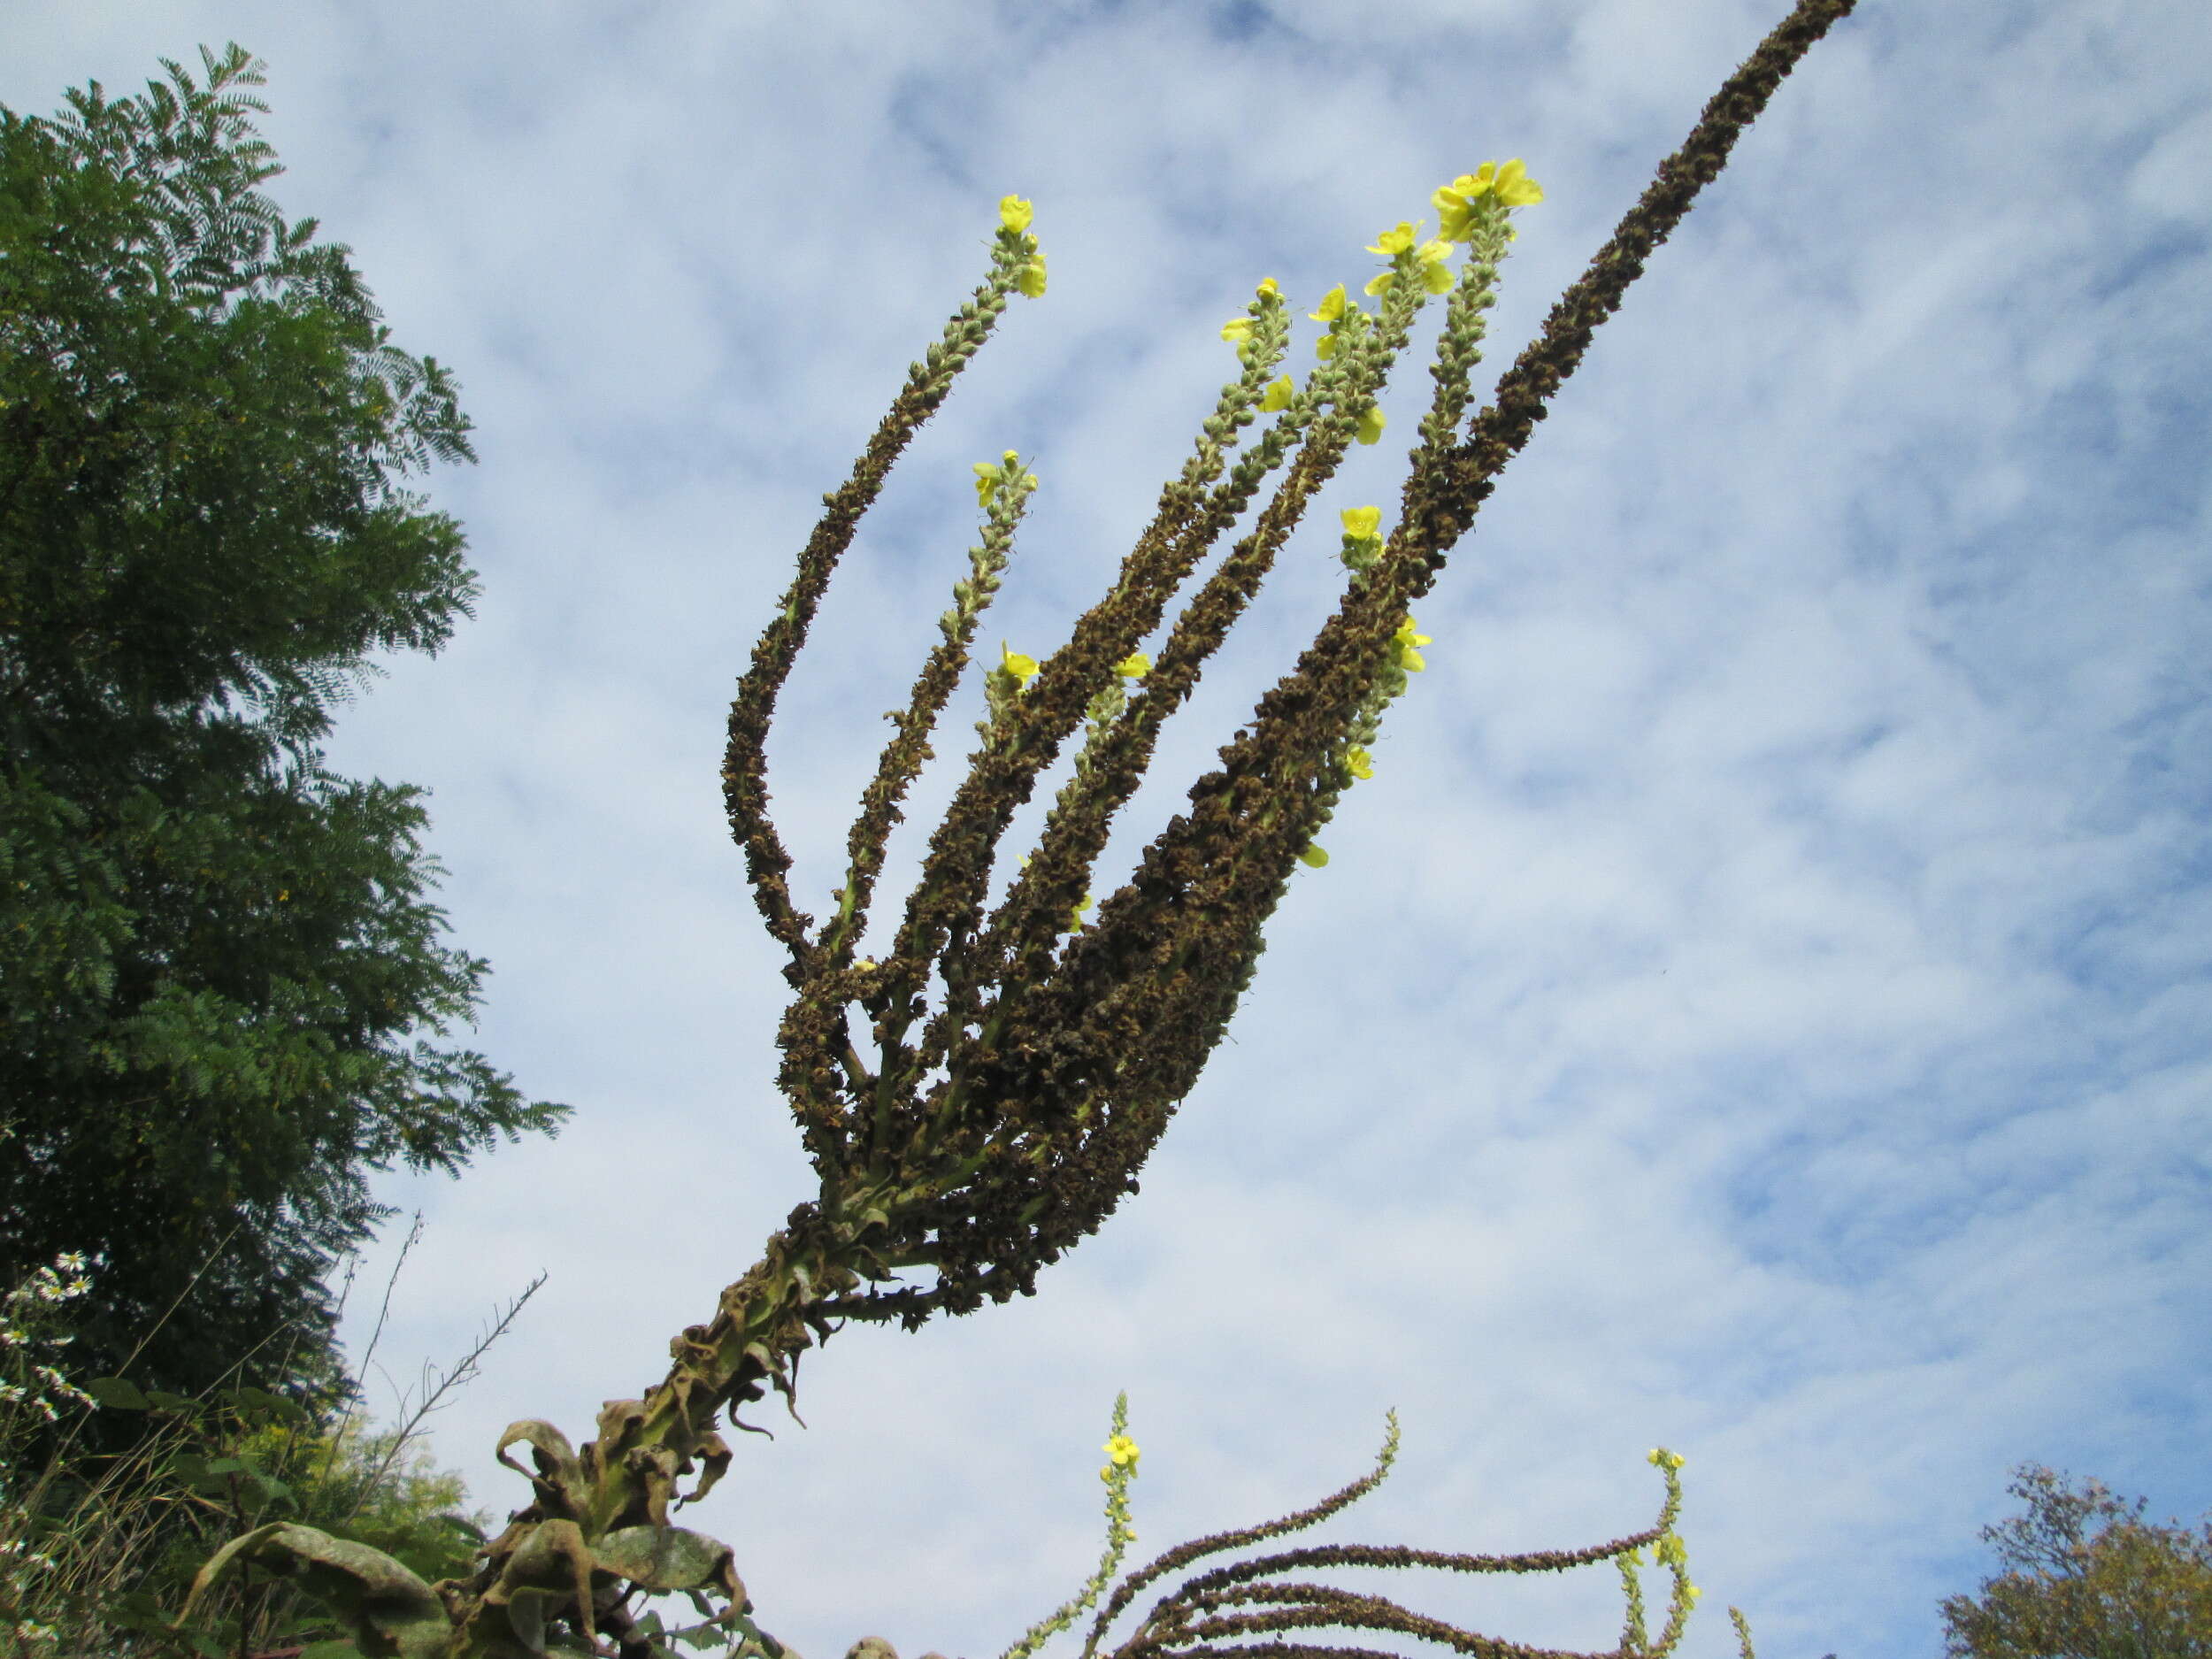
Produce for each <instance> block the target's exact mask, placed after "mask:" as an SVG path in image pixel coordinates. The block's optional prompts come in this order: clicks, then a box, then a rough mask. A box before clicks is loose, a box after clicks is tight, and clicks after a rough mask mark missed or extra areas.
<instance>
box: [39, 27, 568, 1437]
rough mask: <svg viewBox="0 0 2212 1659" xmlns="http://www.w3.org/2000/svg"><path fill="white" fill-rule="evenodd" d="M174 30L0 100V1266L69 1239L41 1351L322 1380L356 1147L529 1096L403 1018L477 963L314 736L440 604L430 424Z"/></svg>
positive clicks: (450, 991) (241, 98)
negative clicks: (168, 50) (63, 1286)
mask: <svg viewBox="0 0 2212 1659" xmlns="http://www.w3.org/2000/svg"><path fill="white" fill-rule="evenodd" d="M202 58H203V61H204V71H205V83H206V84H205V85H204V86H200V85H196V83H195V81H194V78H193V77H192V76H191V75H190V74H188V73H187V72H186V71H185V70H184V69H182V68H181V67H180V66H179V65H176V64H175V63H173V62H167V61H166V60H165V66H166V68H167V70H168V76H169V79H168V81H166V82H164V81H152V82H150V83H149V86H148V89H147V92H146V94H145V96H142V97H135V98H132V97H126V98H120V99H116V100H113V101H110V100H109V99H107V98H106V97H105V96H104V95H103V93H102V91H101V88H100V86H99V83H98V82H96V81H95V82H93V83H91V84H90V86H89V87H88V89H86V90H83V91H72V92H71V93H70V94H69V95H68V103H69V108H68V109H67V110H66V111H64V112H62V113H61V114H60V115H58V117H56V118H54V119H51V120H44V119H36V118H29V119H26V118H19V117H18V116H17V115H16V114H15V113H14V112H12V111H6V110H0V1011H4V1023H0V1142H4V1143H5V1144H6V1147H7V1151H6V1155H5V1156H0V1282H5V1283H14V1282H16V1281H17V1280H19V1279H21V1278H22V1277H23V1276H24V1275H25V1274H26V1273H27V1272H28V1271H31V1270H32V1269H34V1268H35V1267H36V1266H37V1265H38V1264H39V1263H44V1262H47V1261H50V1259H52V1258H53V1257H54V1256H56V1255H57V1254H58V1253H59V1252H63V1251H74V1252H80V1253H82V1254H83V1255H85V1256H88V1257H89V1258H91V1262H92V1272H91V1277H92V1280H93V1283H94V1284H95V1286H96V1294H95V1296H94V1297H93V1299H92V1300H93V1302H94V1303H95V1304H96V1305H94V1306H93V1307H91V1308H90V1309H89V1310H88V1314H87V1317H84V1318H82V1319H81V1321H80V1322H79V1335H78V1344H79V1346H78V1348H77V1350H76V1352H75V1355H74V1361H73V1363H74V1367H75V1369H76V1370H77V1371H78V1372H79V1374H81V1375H86V1376H90V1375H95V1374H97V1373H98V1372H101V1371H115V1370H117V1369H119V1367H121V1366H122V1364H123V1363H124V1362H125V1361H126V1359H127V1358H130V1357H131V1356H133V1354H134V1350H137V1349H138V1348H139V1344H140V1343H141V1342H142V1340H143V1341H144V1342H145V1346H144V1348H143V1349H142V1351H136V1353H135V1358H134V1359H133V1360H132V1363H131V1370H130V1376H131V1377H132V1378H134V1379H136V1380H138V1381H140V1382H142V1383H144V1384H147V1385H149V1386H156V1387H160V1388H165V1389H170V1390H173V1391H175V1392H178V1393H180V1394H196V1393H198V1392H199V1391H201V1390H202V1389H203V1388H204V1387H205V1386H208V1385H210V1384H211V1383H212V1382H214V1381H215V1380H216V1379H218V1378H220V1377H222V1376H224V1375H225V1373H226V1372H227V1371H229V1370H230V1368H231V1367H232V1366H234V1364H238V1363H241V1362H243V1363H244V1365H245V1370H244V1373H243V1374H244V1376H245V1379H246V1380H248V1381H271V1380H281V1381H283V1382H286V1383H288V1385H290V1386H293V1387H294V1389H295V1390H296V1392H303V1393H305V1394H311V1395H316V1396H319V1398H320V1399H321V1400H322V1401H323V1402H325V1403H327V1402H328V1401H330V1400H331V1399H334V1398H335V1397H337V1396H338V1395H341V1394H344V1393H345V1392H346V1391H347V1390H348V1388H349V1386H350V1385H349V1382H348V1381H347V1380H346V1379H345V1378H344V1375H343V1371H342V1366H341V1365H340V1364H339V1363H338V1359H337V1355H336V1350H335V1347H334V1334H333V1325H334V1319H333V1313H332V1310H331V1307H330V1302H329V1297H328V1293H327V1291H326V1288H325V1286H324V1285H323V1282H322V1281H323V1279H324V1276H325V1274H326V1272H327V1271H328V1270H329V1268H330V1266H331V1263H332V1262H333V1261H334V1259H335V1257H336V1256H338V1255H339V1254H340V1253H342V1252H343V1251H344V1250H346V1249H348V1248H350V1247H351V1246H352V1245H353V1244H355V1243H357V1241H358V1240H361V1239H362V1238H363V1237H364V1236H365V1234H366V1233H367V1232H368V1231H369V1229H370V1228H371V1227H372V1226H373V1224H374V1223H375V1222H376V1221H377V1220H379V1219H380V1217H381V1216H382V1215H383V1214H384V1213H386V1212H384V1211H383V1210H380V1208H379V1207H378V1206H376V1205H374V1204H373V1203H371V1202H370V1201H369V1198H368V1193H367V1187H366V1185H365V1171H368V1170H384V1169H388V1168H389V1167H391V1164H392V1163H393V1161H394V1160H395V1159H397V1158H404V1159H405V1160H406V1161H407V1163H408V1164H409V1165H410V1166H411V1167H413V1168H416V1169H429V1168H440V1169H443V1170H445V1171H448V1172H449V1173H457V1172H458V1171H459V1169H460V1167H461V1165H462V1164H464V1163H465V1161H466V1160H467V1158H468V1157H469V1156H470V1155H471V1154H472V1152H473V1151H474V1150H476V1149H478V1148H487V1147H489V1146H490V1145H492V1144H494V1143H495V1141H496V1140H497V1139H498V1138H499V1137H500V1136H501V1135H504V1136H505V1137H506V1138H507V1139H508V1140H510V1141H513V1140H515V1139H517V1138H518V1136H519V1134H520V1133H522V1132H524V1131H526V1130H529V1131H546V1132H550V1131H551V1130H552V1129H553V1128H554V1126H555V1125H557V1123H558V1121H559V1120H560V1119H561V1118H563V1117H565V1115H566V1112H567V1110H568V1109H567V1108H566V1107H565V1106H560V1105H557V1104H552V1103H548V1102H529V1101H526V1100H525V1099H524V1097H523V1096H522V1095H521V1094H519V1093H518V1091H517V1090H516V1089H515V1088H514V1087H512V1085H511V1082H510V1080H509V1079H508V1078H507V1077H506V1076H505V1075H504V1074H503V1073H500V1072H497V1071H494V1070H493V1069H492V1067H491V1066H490V1065H489V1064H488V1063H487V1062H486V1060H485V1059H484V1058H483V1056H480V1055H478V1054H475V1053H472V1052H469V1051H466V1050H461V1049H457V1048H451V1047H449V1046H446V1045H444V1044H442V1043H441V1042H438V1041H434V1039H436V1038H443V1037H444V1036H445V1035H446V1034H447V1033H448V1031H449V1026H450V1025H451V1024H452V1023H453V1022H455V1021H466V1020H468V1019H469V1018H471V1017H472V1014H473V1012H474V1010H475V1009H476V1007H477V1006H478V1003H479V1001H480V986H481V983H482V980H483V976H484V974H485V972H486V971H487V964H485V963H484V962H483V961H482V960H481V959H480V958H476V957H472V956H465V955H463V954H461V953H460V952H458V951H456V950H453V949H449V948H447V947H445V946H444V945H443V944H442V943H441V942H440V939H441V933H442V923H443V919H444V918H443V912H442V911H441V910H438V909H437V908H436V907H435V906H434V905H432V904H431V903H429V902H427V900H426V896H425V895H426V891H427V889H428V888H429V887H431V886H433V885H434V881H435V879H436V877H437V876H438V875H439V874H440V873H441V872H440V870H439V866H438V865H437V864H436V863H435V861H434V860H433V859H431V858H430V857H428V856H426V853H425V851H424V849H423V846H422V841H421V831H422V829H423V826H424V824H425V821H426V818H425V813H424V811H423V809H422V807H421V806H420V805H419V795H420V793H421V792H420V791H419V790H418V789H415V788H412V787H406V786H394V785H388V784H386V783H383V782H381V781H376V782H370V783H358V782H351V781H348V780H344V779H342V778H339V777H336V776H334V775H333V774H332V773H331V772H328V771H327V770H326V769H325V768H324V767H323V765H322V764H321V752H320V750H319V749H318V748H317V747H316V741H317V740H318V739H319V738H320V737H321V736H323V735H324V734H325V733H326V732H327V731H328V730H329V729H330V724H331V720H330V715H329V711H328V710H329V705H330V704H331V703H334V701H336V700H338V699H339V698H341V697H342V695H346V691H347V687H348V685H349V681H356V680H358V679H359V678H360V676H361V675H362V673H363V672H364V671H365V669H366V668H367V666H368V664H367V655H368V653H369V652H371V651H372V650H375V649H400V648H407V649H420V650H426V651H435V650H436V649H439V647H440V646H442V644H443V643H444V641H446V640H447V638H448V637H449V634H450V633H451V631H452V627H453V618H454V615H455V613H456V612H459V613H462V614H473V613H472V611H470V608H469V603H468V602H469V600H470V599H471V598H472V596H473V595H474V594H475V593H476V592H477V588H476V586H475V581H474V572H472V571H471V570H469V569H468V568H467V566H466V565H465V563H464V561H463V558H462V553H463V549H464V539H463V536H462V534H461V531H460V529H459V527H458V526H457V525H456V524H455V523H454V521H453V520H452V519H451V518H449V517H448V516H447V515H445V514H443V513H439V512H434V511H426V508H425V506H424V503H423V502H422V500H421V498H419V496H415V495H410V494H408V493H406V492H404V491H403V490H401V489H400V488H397V486H396V480H397V479H398V478H399V477H400V476H401V475H403V474H404V473H405V472H408V471H410V470H411V469H417V468H420V469H426V468H427V467H428V465H430V462H431V459H432V458H433V457H436V458H438V459H442V460H449V461H452V460H472V459H473V458H474V457H473V455H472V451H471V450H470V449H469V446H468V442H467V437H466V434H467V432H468V426H469V423H468V421H467V419H466V418H465V416H463V415H462V413H461V412H460V410H459V408H458V406H457V401H456V393H455V388H454V386H453V382H452V380H451V377H450V375H449V373H448V372H447V371H446V370H445V369H443V368H442V367H441V366H440V365H438V364H437V363H436V362H435V360H434V359H432V358H429V357H423V358H419V359H418V358H415V357H411V356H409V355H408V354H406V353H405V352H403V351H401V350H400V349H397V348H396V347H395V346H393V345H392V344H391V343H390V342H389V337H388V329H386V328H385V327H384V326H381V325H380V322H379V321H378V311H377V310H376V307H375V305H374V303H373V301H372V300H371V298H370V296H369V294H368V291H367V289H366V288H365V287H364V285H363V282H362V280H361V278H360V276H359V274H358V273H357V272H356V271H355V270H354V269H353V268H352V266H351V265H350V264H349V260H348V250H347V249H345V248H344V247H342V246H340V245H336V244H332V243H319V242H315V241H314V240H313V237H314V234H315V230H316V225H315V221H314V220H312V219H303V220H300V221H298V222H296V223H293V224H290V225H288V224H287V223H286V222H285V220H284V219H283V217H282V215H281V214H280V212H279V211H277V209H276V207H275V205H274V204H273V203H272V202H271V201H269V200H268V198H266V197H265V196H262V195H260V194H259V193H258V192H257V189H256V187H257V185H259V184H260V183H261V182H262V181H263V180H266V179H267V178H269V177H270V176H272V175H273V174H274V173H278V172H279V171H280V168H279V167H278V166H277V165H276V163H275V161H274V159H273V152H272V151H271V150H270V149H269V147H268V146H267V145H266V144H265V143H264V142H261V141H260V140H259V139H257V137H255V136H254V131H253V127H252V126H251V124H250V120H249V119H248V116H247V111H265V109H266V107H267V106H266V105H265V104H261V103H259V102H258V101H257V100H256V99H254V98H253V97H251V96H248V95H247V94H246V93H244V92H243V91H242V88H246V87H250V86H256V85H258V84H260V83H261V81H262V76H261V73H260V68H259V65H257V63H256V62H255V61H254V60H252V59H251V58H249V57H248V55H247V54H246V53H245V52H244V51H243V50H242V49H241V48H239V47H238V46H236V45H233V46H231V47H230V48H229V50H228V52H227V55H225V56H223V57H221V58H217V57H216V56H214V55H212V54H211V53H209V52H208V51H207V50H205V49H204V48H203V49H202ZM425 1028H427V1029H426V1030H425Z"/></svg>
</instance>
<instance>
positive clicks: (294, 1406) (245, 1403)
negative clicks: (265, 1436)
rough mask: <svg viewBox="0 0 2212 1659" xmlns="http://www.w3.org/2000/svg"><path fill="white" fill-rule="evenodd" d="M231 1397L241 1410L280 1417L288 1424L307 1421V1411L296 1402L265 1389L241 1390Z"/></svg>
mask: <svg viewBox="0 0 2212 1659" xmlns="http://www.w3.org/2000/svg"><path fill="white" fill-rule="evenodd" d="M231 1397H232V1398H233V1399H234V1400H235V1401H237V1402H239V1404H240V1405H241V1406H242V1408H250V1409H253V1410H255V1411H265V1412H267V1413H269V1414H270V1415H271V1416H273V1417H282V1418H283V1419H284V1420H285V1421H286V1422H288V1423H304V1422H306V1421H307V1409H306V1408H305V1407H304V1406H303V1405H301V1404H300V1402H298V1401H296V1400H288V1399H286V1398H285V1397H284V1396H283V1395H282V1394H271V1393H270V1392H269V1391H268V1390H267V1389H266V1388H251V1387H248V1388H241V1389H239V1390H238V1391H237V1393H236V1394H233V1395H232V1396H231Z"/></svg>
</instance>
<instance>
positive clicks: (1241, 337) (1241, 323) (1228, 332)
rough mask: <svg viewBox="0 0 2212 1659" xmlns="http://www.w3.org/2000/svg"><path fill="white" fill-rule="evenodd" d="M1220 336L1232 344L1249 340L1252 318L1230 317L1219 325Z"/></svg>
mask: <svg viewBox="0 0 2212 1659" xmlns="http://www.w3.org/2000/svg"><path fill="white" fill-rule="evenodd" d="M1221 337H1222V338H1223V339H1224V340H1226V341H1228V342H1230V343H1231V344H1236V343H1238V342H1242V341H1246V340H1249V339H1250V338H1251V337H1252V319H1250V318H1249V317H1232V318H1231V319H1229V320H1228V321H1227V322H1225V323H1224V324H1222V325H1221Z"/></svg>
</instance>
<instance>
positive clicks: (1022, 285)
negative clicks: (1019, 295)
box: [1014, 253, 1045, 300]
mask: <svg viewBox="0 0 2212 1659" xmlns="http://www.w3.org/2000/svg"><path fill="white" fill-rule="evenodd" d="M1014 286H1015V287H1016V288H1019V289H1020V290H1021V291H1022V292H1023V293H1025V294H1026V295H1027V296H1029V297H1030V298H1031V299H1033V300H1040V299H1042V298H1043V297H1044V296H1045V257H1044V255H1042V254H1041V253H1040V254H1032V255H1031V256H1030V259H1029V263H1028V264H1027V265H1024V266H1023V267H1022V269H1021V274H1020V275H1019V276H1018V277H1016V278H1015V279H1014Z"/></svg>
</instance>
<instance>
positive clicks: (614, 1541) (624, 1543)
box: [591, 1526, 745, 1603]
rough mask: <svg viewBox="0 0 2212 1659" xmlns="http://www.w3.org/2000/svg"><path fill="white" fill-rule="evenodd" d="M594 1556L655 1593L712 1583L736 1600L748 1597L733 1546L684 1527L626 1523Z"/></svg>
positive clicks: (603, 1565)
mask: <svg viewBox="0 0 2212 1659" xmlns="http://www.w3.org/2000/svg"><path fill="white" fill-rule="evenodd" d="M591 1553H592V1559H593V1561H594V1562H595V1563H596V1565H598V1566H599V1567H600V1568H601V1569H602V1570H603V1571H608V1572H611V1573H613V1574H614V1575H615V1576H616V1577H617V1578H626V1579H628V1580H629V1581H630V1582H631V1583H632V1584H634V1585H637V1586H641V1588H644V1589H647V1590H652V1591H656V1592H658V1591H664V1590H697V1589H703V1588H706V1587H708V1586H712V1587H714V1588H716V1589H718V1590H720V1591H721V1592H722V1594H724V1595H726V1597H728V1598H729V1600H731V1601H734V1602H740V1603H741V1602H743V1601H744V1600H745V1586H744V1585H743V1584H742V1583H741V1582H740V1581H739V1579H738V1576H737V1571H736V1568H735V1566H734V1565H733V1559H734V1558H733V1552H732V1551H731V1549H730V1547H729V1546H728V1545H727V1544H726V1543H724V1542H722V1540H719V1539H717V1538H709V1537H708V1536H707V1535H706V1534H705V1533H704V1532H689V1531H687V1530H686V1529H685V1528H683V1527H680V1526H623V1527H618V1528H616V1529H615V1530H614V1531H613V1532H607V1533H604V1534H603V1535H602V1536H601V1537H600V1539H599V1540H598V1541H597V1542H595V1544H593V1545H592V1547H591Z"/></svg>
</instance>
